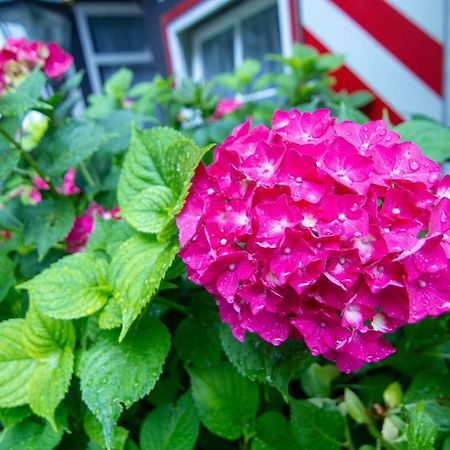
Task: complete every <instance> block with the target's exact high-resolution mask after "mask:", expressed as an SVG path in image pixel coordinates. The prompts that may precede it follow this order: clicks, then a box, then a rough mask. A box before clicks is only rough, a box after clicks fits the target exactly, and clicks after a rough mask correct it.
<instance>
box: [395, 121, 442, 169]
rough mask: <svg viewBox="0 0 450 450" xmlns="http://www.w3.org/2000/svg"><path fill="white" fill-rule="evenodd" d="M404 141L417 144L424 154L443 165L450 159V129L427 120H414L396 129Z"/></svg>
mask: <svg viewBox="0 0 450 450" xmlns="http://www.w3.org/2000/svg"><path fill="white" fill-rule="evenodd" d="M395 131H397V132H398V133H399V134H400V137H401V138H402V140H403V141H412V142H415V143H416V144H417V145H418V146H419V147H420V149H421V150H422V152H423V153H424V154H425V155H426V156H428V157H429V158H431V159H434V160H435V161H437V162H439V163H441V162H443V161H445V160H446V159H450V128H448V127H446V126H444V125H442V124H441V123H438V122H434V121H432V120H425V119H421V118H419V119H412V120H410V121H408V122H404V123H402V124H400V125H398V126H396V127H395Z"/></svg>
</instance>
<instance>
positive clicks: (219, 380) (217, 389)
mask: <svg viewBox="0 0 450 450" xmlns="http://www.w3.org/2000/svg"><path fill="white" fill-rule="evenodd" d="M189 375H190V376H191V383H192V392H193V396H194V400H195V403H196V405H197V409H198V414H199V417H200V420H201V421H202V422H203V424H204V425H205V426H206V428H208V429H209V430H210V431H211V432H212V433H214V434H217V435H219V436H221V437H223V438H225V439H231V440H234V439H238V438H239V437H241V436H242V434H244V436H248V435H250V434H251V432H252V429H253V427H254V421H255V416H256V411H257V409H258V404H259V390H258V385H257V384H256V383H254V382H251V381H249V380H247V379H246V378H244V377H243V376H242V375H240V374H239V373H238V372H237V371H236V369H235V368H234V367H233V366H232V365H231V364H229V363H221V364H218V365H216V366H214V367H205V368H191V369H190V370H189Z"/></svg>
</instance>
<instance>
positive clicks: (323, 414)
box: [291, 400, 345, 450]
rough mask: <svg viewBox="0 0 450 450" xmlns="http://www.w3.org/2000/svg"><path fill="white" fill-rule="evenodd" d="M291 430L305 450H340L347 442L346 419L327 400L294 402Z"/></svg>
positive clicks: (292, 402) (292, 405)
mask: <svg viewBox="0 0 450 450" xmlns="http://www.w3.org/2000/svg"><path fill="white" fill-rule="evenodd" d="M291 430H292V434H293V435H294V437H295V438H296V439H297V441H298V442H299V443H300V445H301V446H302V448H305V449H306V448H308V449H309V448H311V449H312V448H313V449H315V450H340V448H341V447H342V446H343V443H344V441H345V439H344V433H345V421H344V417H343V416H342V414H341V413H340V411H339V409H338V408H337V406H336V405H335V404H333V403H331V402H329V401H327V400H324V401H310V400H292V401H291Z"/></svg>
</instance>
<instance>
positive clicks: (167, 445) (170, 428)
mask: <svg viewBox="0 0 450 450" xmlns="http://www.w3.org/2000/svg"><path fill="white" fill-rule="evenodd" d="M198 430H199V421H198V416H197V410H196V408H195V405H194V402H193V401H192V397H191V394H190V393H189V392H188V393H187V394H185V395H183V396H182V397H180V398H179V399H178V401H177V402H176V403H175V404H165V405H161V406H159V407H158V408H156V409H154V410H153V411H152V412H151V413H150V414H149V415H148V416H147V417H146V418H145V420H144V423H143V424H142V428H141V433H140V438H139V442H140V448H141V450H192V449H193V448H194V446H195V443H196V441H197V436H198Z"/></svg>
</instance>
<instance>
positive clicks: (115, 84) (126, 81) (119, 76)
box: [104, 67, 133, 100]
mask: <svg viewBox="0 0 450 450" xmlns="http://www.w3.org/2000/svg"><path fill="white" fill-rule="evenodd" d="M132 81H133V72H132V71H131V70H129V69H126V68H125V67H122V68H121V69H119V70H118V71H117V72H115V73H114V74H113V75H111V76H110V77H109V78H108V79H107V80H106V82H105V86H104V89H105V92H106V94H108V95H109V96H110V97H113V98H114V99H116V100H122V99H123V98H124V97H125V95H126V93H127V91H128V89H129V88H130V85H131V82H132Z"/></svg>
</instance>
